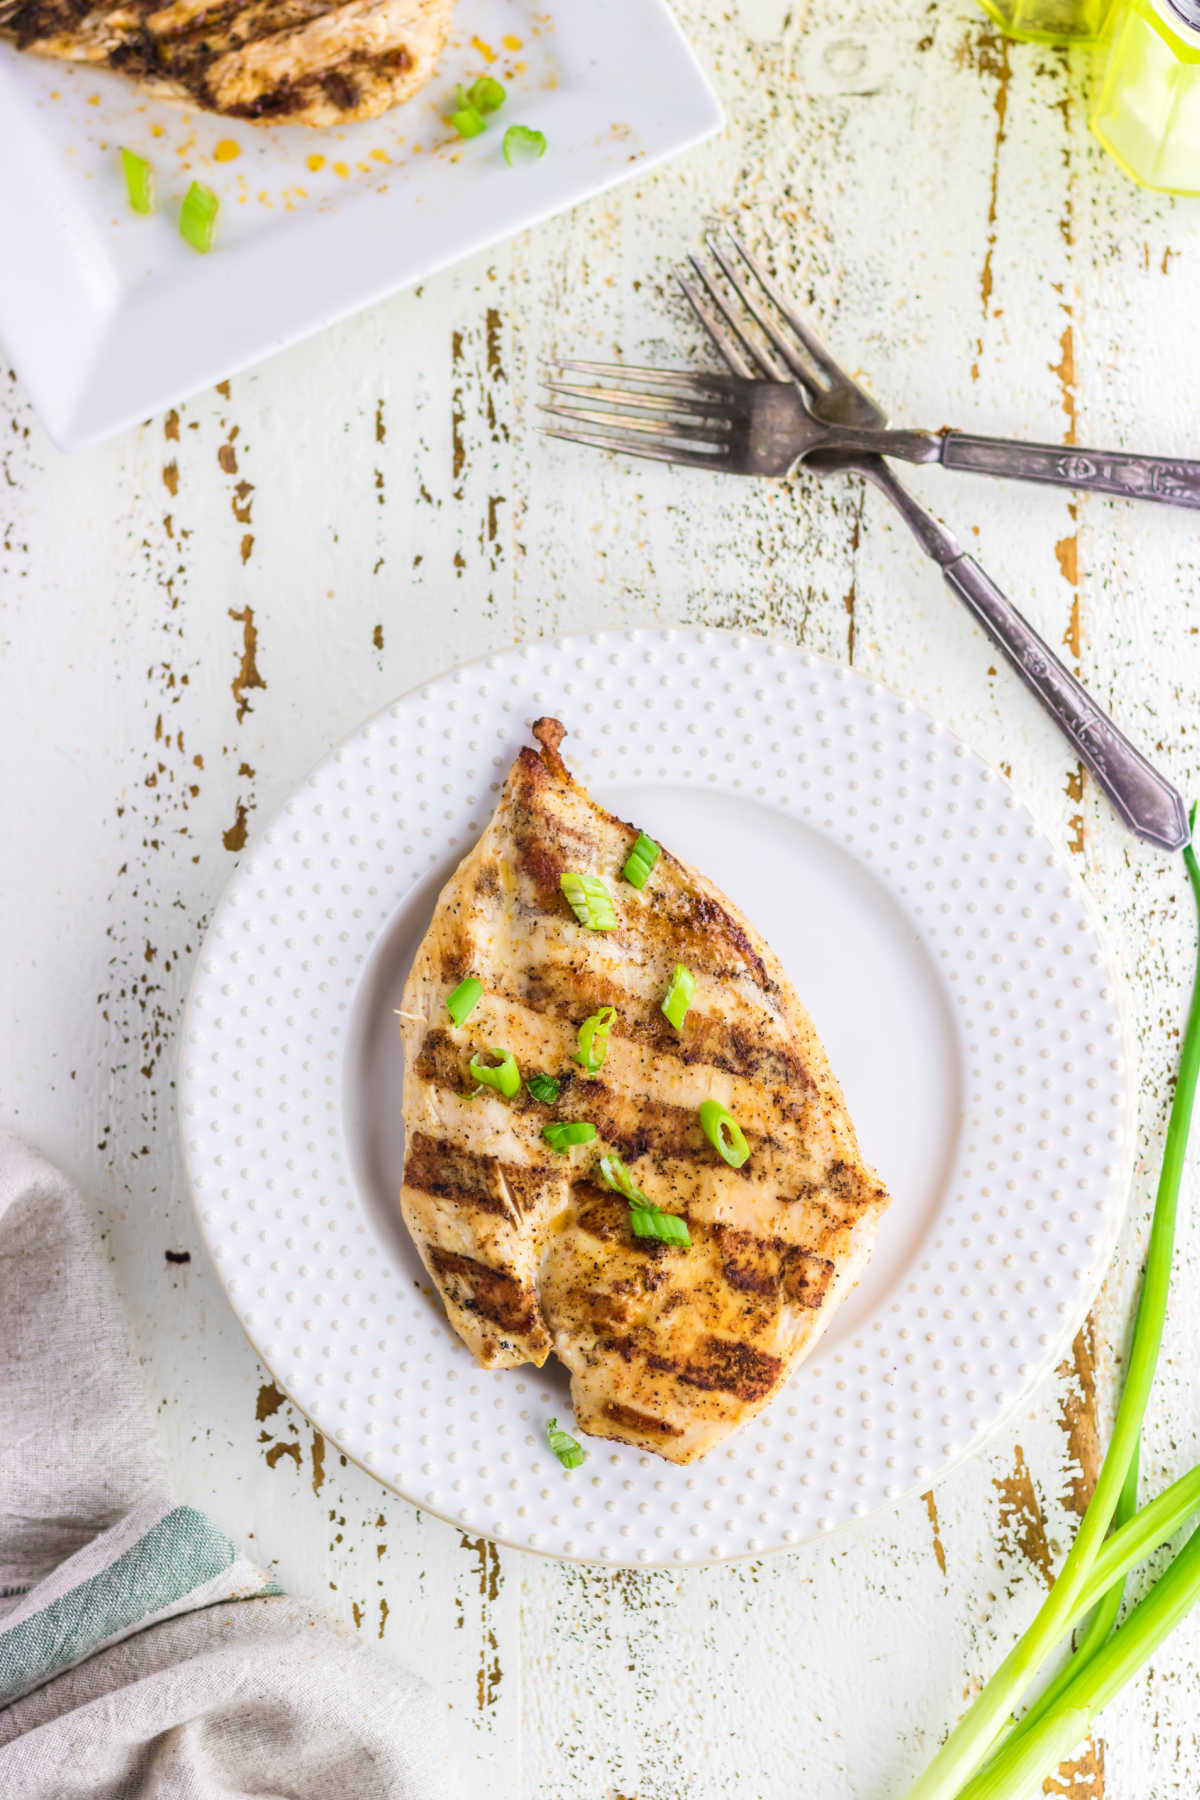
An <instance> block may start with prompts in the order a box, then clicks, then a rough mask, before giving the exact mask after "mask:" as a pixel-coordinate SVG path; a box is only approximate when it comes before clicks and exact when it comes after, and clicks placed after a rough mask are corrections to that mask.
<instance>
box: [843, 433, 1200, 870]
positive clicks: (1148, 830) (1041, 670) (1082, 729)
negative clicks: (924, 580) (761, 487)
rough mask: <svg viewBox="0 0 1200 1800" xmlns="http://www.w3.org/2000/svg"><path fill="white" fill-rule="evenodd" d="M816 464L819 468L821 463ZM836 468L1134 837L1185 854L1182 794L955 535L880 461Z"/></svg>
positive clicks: (854, 462)
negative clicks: (903, 542) (963, 613)
mask: <svg viewBox="0 0 1200 1800" xmlns="http://www.w3.org/2000/svg"><path fill="white" fill-rule="evenodd" d="M815 460H816V463H817V466H818V467H821V466H822V458H821V457H819V456H818V457H817V458H816V459H815ZM839 464H840V466H842V467H853V468H856V469H857V470H858V472H859V473H860V474H861V475H865V476H866V478H867V480H868V481H872V482H874V484H875V486H876V487H877V488H879V489H880V491H881V492H882V493H884V494H886V495H887V497H888V499H889V500H890V501H891V503H892V505H893V506H894V507H895V508H896V510H897V512H898V513H899V514H900V516H901V518H902V519H903V520H904V522H905V524H906V525H907V526H908V528H909V530H910V531H911V532H912V533H913V536H914V537H915V538H916V540H917V542H918V543H919V544H920V546H921V548H922V550H923V551H924V552H925V554H926V556H928V557H931V558H932V559H933V561H934V562H936V563H938V564H939V565H940V566H941V570H942V574H943V575H944V576H945V577H946V581H947V583H948V584H949V586H950V587H951V588H952V589H953V590H954V592H955V593H956V594H957V595H958V597H959V599H960V600H963V601H965V602H966V604H967V606H968V607H969V609H970V611H971V612H972V613H973V614H974V616H975V618H976V619H977V620H978V621H979V623H980V625H982V627H983V629H984V630H985V631H986V632H987V634H988V636H989V637H990V638H991V640H992V642H993V643H994V644H996V645H997V646H998V647H999V649H1001V650H1002V651H1003V652H1004V654H1005V656H1006V657H1007V658H1008V660H1009V662H1010V663H1011V664H1012V666H1013V668H1014V669H1015V670H1016V672H1017V674H1018V675H1019V676H1020V677H1021V680H1022V681H1023V682H1024V683H1025V686H1026V687H1027V688H1028V689H1029V691H1030V693H1031V694H1033V695H1035V696H1036V698H1037V699H1038V700H1040V701H1041V703H1042V705H1043V706H1044V707H1045V709H1046V711H1047V712H1048V713H1049V714H1050V717H1051V718H1052V719H1053V720H1054V722H1055V724H1056V725H1057V726H1058V728H1059V730H1060V731H1061V732H1063V734H1064V735H1065V736H1066V737H1068V738H1069V739H1070V740H1071V742H1072V744H1073V745H1074V746H1075V749H1076V752H1077V753H1078V755H1079V757H1080V760H1081V761H1082V762H1085V763H1086V764H1087V766H1088V768H1089V769H1090V770H1091V771H1092V774H1093V775H1094V776H1095V777H1096V780H1097V782H1098V783H1099V784H1100V786H1101V787H1102V788H1103V789H1104V792H1105V793H1106V794H1107V795H1108V797H1109V799H1110V800H1111V801H1112V803H1113V805H1114V806H1115V807H1116V809H1117V811H1118V812H1119V813H1120V815H1121V817H1122V818H1123V819H1124V821H1125V823H1126V824H1127V825H1128V826H1129V828H1130V830H1131V831H1134V832H1136V833H1137V835H1138V837H1140V838H1145V840H1146V842H1147V843H1150V844H1158V845H1159V846H1160V847H1161V848H1162V849H1164V850H1182V848H1183V846H1184V845H1185V844H1186V843H1187V842H1188V839H1189V838H1190V836H1191V832H1190V830H1189V828H1188V817H1187V808H1186V807H1185V806H1184V804H1183V801H1182V799H1181V798H1180V796H1179V794H1178V793H1177V792H1176V790H1175V789H1174V788H1173V787H1172V786H1171V783H1170V782H1169V781H1168V780H1167V779H1166V777H1165V776H1163V775H1159V774H1158V773H1157V771H1156V770H1154V769H1153V768H1151V766H1150V764H1149V763H1148V762H1147V761H1146V758H1145V757H1144V756H1143V755H1142V753H1141V751H1140V750H1136V749H1135V748H1134V746H1133V745H1132V744H1131V743H1130V742H1129V739H1128V738H1127V737H1126V736H1125V735H1124V733H1123V732H1120V731H1118V729H1117V727H1116V726H1115V725H1114V724H1113V722H1112V720H1111V719H1110V718H1109V716H1108V714H1107V713H1105V712H1102V711H1101V710H1100V708H1099V707H1098V706H1097V705H1096V702H1095V701H1094V700H1093V699H1092V697H1091V695H1090V694H1089V693H1088V691H1087V689H1086V688H1085V687H1084V686H1083V684H1082V682H1079V681H1077V680H1076V679H1075V677H1074V675H1072V673H1071V671H1070V670H1069V669H1067V668H1064V666H1063V664H1062V663H1061V662H1059V660H1058V658H1057V656H1055V654H1054V652H1053V650H1052V649H1051V648H1050V646H1049V644H1047V643H1046V642H1045V640H1044V639H1043V638H1041V637H1039V635H1038V633H1037V632H1036V631H1035V630H1034V629H1033V626H1032V625H1031V624H1030V623H1029V621H1028V619H1025V618H1023V617H1022V615H1021V614H1020V613H1019V612H1018V611H1017V609H1016V607H1015V606H1014V605H1013V603H1012V601H1011V600H1008V599H1006V598H1005V596H1004V595H1003V594H1002V593H1001V592H1000V589H999V588H998V587H997V586H996V584H995V582H994V581H993V580H992V578H991V576H990V575H985V574H984V572H983V570H982V569H981V568H980V566H979V564H978V563H977V562H976V561H975V560H974V558H973V557H970V556H966V555H964V554H963V550H962V547H961V545H960V544H959V542H958V539H957V538H956V537H955V535H954V533H953V532H952V531H949V530H947V528H946V526H945V525H943V524H942V522H941V520H940V519H935V518H934V516H933V514H932V513H930V512H927V511H926V509H925V508H924V507H923V506H922V505H921V503H920V501H919V500H917V499H916V498H915V497H914V496H913V495H912V494H910V493H909V491H908V489H907V488H906V487H905V486H904V484H903V482H901V481H900V480H898V479H897V476H896V474H895V471H894V470H893V469H892V468H891V466H890V464H888V463H886V462H885V461H884V460H883V458H882V457H881V456H864V457H860V458H853V457H851V458H838V457H837V456H836V455H834V456H828V455H827V456H826V457H825V459H824V463H823V466H824V467H825V468H827V469H829V468H836V467H838V466H839Z"/></svg>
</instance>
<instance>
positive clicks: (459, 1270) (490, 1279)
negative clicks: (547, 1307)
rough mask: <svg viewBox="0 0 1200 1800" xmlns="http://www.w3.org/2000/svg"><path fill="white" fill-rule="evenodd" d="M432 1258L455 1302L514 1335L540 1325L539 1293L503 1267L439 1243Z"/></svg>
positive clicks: (451, 1298)
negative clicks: (494, 1267)
mask: <svg viewBox="0 0 1200 1800" xmlns="http://www.w3.org/2000/svg"><path fill="white" fill-rule="evenodd" d="M429 1260H430V1263H431V1264H432V1265H433V1269H434V1271H435V1273H436V1274H437V1275H439V1276H440V1277H441V1279H442V1282H443V1284H444V1286H445V1290H446V1295H447V1298H448V1299H449V1300H450V1301H451V1302H452V1303H453V1304H454V1305H455V1306H461V1307H463V1308H464V1309H465V1310H466V1311H467V1312H473V1313H478V1314H479V1316H480V1318H483V1319H488V1320H490V1321H491V1323H492V1324H493V1325H498V1326H499V1327H500V1329H501V1331H507V1332H511V1333H513V1334H514V1335H516V1334H519V1333H522V1332H529V1331H532V1330H533V1329H534V1327H535V1326H536V1325H537V1323H538V1313H537V1298H536V1295H534V1294H533V1293H532V1292H531V1291H530V1290H529V1289H528V1288H527V1287H525V1286H523V1285H522V1283H521V1282H519V1281H517V1280H516V1279H515V1278H514V1277H513V1276H511V1275H506V1274H505V1273H504V1271H503V1270H502V1269H493V1268H489V1267H488V1265H487V1264H486V1263H481V1262H476V1261H475V1259H474V1257H471V1256H462V1255H460V1254H459V1252H458V1251H455V1250H443V1249H441V1248H440V1247H439V1246H437V1245H435V1246H434V1247H433V1248H432V1249H431V1250H430V1252H429Z"/></svg>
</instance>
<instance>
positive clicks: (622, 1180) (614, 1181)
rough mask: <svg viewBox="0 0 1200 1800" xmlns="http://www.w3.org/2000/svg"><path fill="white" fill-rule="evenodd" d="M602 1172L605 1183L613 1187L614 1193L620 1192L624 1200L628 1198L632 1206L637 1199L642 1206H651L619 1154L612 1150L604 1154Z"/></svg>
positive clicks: (601, 1165) (601, 1160) (601, 1162)
mask: <svg viewBox="0 0 1200 1800" xmlns="http://www.w3.org/2000/svg"><path fill="white" fill-rule="evenodd" d="M600 1173H601V1175H602V1176H603V1177H604V1181H605V1184H606V1185H607V1186H608V1187H610V1188H611V1189H612V1191H613V1193H614V1194H620V1196H621V1198H622V1200H628V1201H629V1203H630V1205H631V1206H632V1205H633V1203H634V1202H635V1201H636V1202H637V1203H638V1204H639V1205H641V1206H649V1204H650V1202H649V1201H648V1200H647V1198H646V1196H645V1194H643V1192H642V1190H641V1188H636V1187H634V1185H633V1176H632V1175H631V1174H630V1173H629V1170H628V1169H627V1168H626V1167H625V1164H624V1163H623V1162H622V1161H621V1159H620V1157H619V1156H614V1155H613V1153H612V1152H611V1151H610V1152H609V1153H608V1155H607V1156H602V1157H601V1158H600Z"/></svg>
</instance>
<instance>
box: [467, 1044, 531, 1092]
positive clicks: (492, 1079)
mask: <svg viewBox="0 0 1200 1800" xmlns="http://www.w3.org/2000/svg"><path fill="white" fill-rule="evenodd" d="M491 1054H492V1055H493V1056H497V1057H499V1059H500V1060H499V1062H496V1063H485V1062H481V1061H480V1060H479V1057H478V1056H473V1057H472V1058H471V1060H470V1062H469V1064H468V1065H467V1066H468V1068H469V1069H470V1071H471V1073H472V1075H473V1076H474V1077H475V1079H476V1081H481V1082H482V1083H483V1085H484V1087H490V1088H495V1089H496V1091H497V1093H500V1094H503V1095H504V1098H505V1099H506V1100H514V1099H515V1098H516V1096H517V1095H518V1094H519V1093H520V1091H521V1071H520V1069H518V1067H517V1059H516V1057H515V1056H514V1055H513V1053H512V1051H511V1050H501V1049H499V1048H497V1046H496V1045H495V1044H493V1045H492V1049H491Z"/></svg>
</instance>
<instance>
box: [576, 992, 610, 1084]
mask: <svg viewBox="0 0 1200 1800" xmlns="http://www.w3.org/2000/svg"><path fill="white" fill-rule="evenodd" d="M616 1016H617V1009H616V1007H615V1006H602V1007H601V1008H600V1011H599V1012H594V1013H593V1014H592V1015H591V1017H590V1018H587V1019H585V1020H584V1021H583V1024H582V1025H581V1026H580V1027H579V1031H578V1034H577V1036H578V1042H579V1049H578V1050H577V1051H576V1053H575V1061H576V1062H577V1063H578V1064H579V1065H580V1067H581V1068H582V1070H583V1072H584V1074H585V1075H598V1074H599V1072H600V1070H601V1069H602V1068H603V1067H604V1059H605V1057H606V1056H607V1055H608V1034H609V1032H610V1031H611V1030H612V1028H613V1020H614V1019H615V1018H616Z"/></svg>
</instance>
